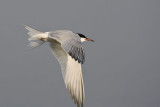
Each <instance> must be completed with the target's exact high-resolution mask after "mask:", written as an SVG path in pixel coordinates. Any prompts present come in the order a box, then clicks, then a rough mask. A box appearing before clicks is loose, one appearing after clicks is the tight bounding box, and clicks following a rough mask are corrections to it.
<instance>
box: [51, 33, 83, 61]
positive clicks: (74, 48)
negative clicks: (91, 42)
mask: <svg viewBox="0 0 160 107" xmlns="http://www.w3.org/2000/svg"><path fill="white" fill-rule="evenodd" d="M49 37H50V38H52V39H55V40H57V41H58V42H59V43H60V44H61V46H62V48H63V49H64V50H65V51H66V52H67V53H68V54H69V55H70V56H71V57H72V58H74V59H75V61H78V62H79V63H82V64H83V63H84V61H85V53H84V50H83V47H82V43H81V41H80V37H79V36H78V35H77V34H74V33H73V32H71V31H67V30H66V31H65V30H62V31H61V30H60V31H54V32H51V33H50V34H49Z"/></svg>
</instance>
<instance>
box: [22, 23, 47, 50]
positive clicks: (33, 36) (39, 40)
mask: <svg viewBox="0 0 160 107" xmlns="http://www.w3.org/2000/svg"><path fill="white" fill-rule="evenodd" d="M25 28H26V29H27V30H28V31H29V32H28V35H29V36H30V37H29V38H28V40H29V41H30V43H29V46H30V47H31V48H36V47H38V46H40V45H42V44H43V43H44V42H46V41H44V39H46V38H47V37H48V34H46V33H45V32H40V31H38V30H35V29H33V28H31V27H29V26H26V25H25Z"/></svg>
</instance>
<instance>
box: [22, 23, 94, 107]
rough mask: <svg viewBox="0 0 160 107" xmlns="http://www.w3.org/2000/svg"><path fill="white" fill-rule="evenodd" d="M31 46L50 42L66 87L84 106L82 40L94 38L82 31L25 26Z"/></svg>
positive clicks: (82, 106)
mask: <svg viewBox="0 0 160 107" xmlns="http://www.w3.org/2000/svg"><path fill="white" fill-rule="evenodd" d="M25 28H26V29H27V30H28V35H29V36H30V37H29V39H28V40H29V41H30V44H29V46H30V47H31V48H36V47H38V46H40V45H41V44H43V43H45V42H49V44H50V47H51V50H52V53H53V55H54V56H55V57H56V59H57V60H58V62H59V64H60V66H61V72H62V75H63V79H64V82H65V85H66V88H67V89H68V91H69V92H70V94H71V97H72V99H73V100H74V102H75V104H77V107H80V106H81V107H84V100H85V91H84V83H83V76H82V68H81V64H83V63H84V61H85V53H84V49H83V47H82V42H84V41H92V42H94V40H92V39H90V38H87V37H86V36H85V35H83V34H81V33H74V32H72V31H69V30H56V31H50V32H40V31H38V30H35V29H33V28H31V27H29V26H25Z"/></svg>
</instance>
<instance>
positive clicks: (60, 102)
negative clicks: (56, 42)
mask: <svg viewBox="0 0 160 107" xmlns="http://www.w3.org/2000/svg"><path fill="white" fill-rule="evenodd" d="M23 24H26V25H28V26H31V27H33V28H36V29H38V30H40V31H52V30H58V29H61V30H63V29H68V30H72V31H74V32H78V33H83V34H85V35H86V36H87V37H89V38H91V39H93V40H95V43H90V42H86V43H84V44H83V47H84V49H85V54H86V61H85V63H84V64H83V66H82V68H83V78H84V83H85V92H86V102H85V107H160V0H1V1H0V107H76V105H74V103H73V100H72V99H71V97H70V94H69V92H68V91H67V89H66V88H65V84H64V82H63V78H62V75H61V71H60V66H59V64H58V62H57V61H56V59H55V58H54V56H53V55H52V53H51V50H50V48H49V46H48V44H47V43H46V44H44V45H43V46H41V47H38V48H36V49H34V50H29V48H28V47H27V45H28V40H27V39H28V35H27V30H25V28H24V26H23Z"/></svg>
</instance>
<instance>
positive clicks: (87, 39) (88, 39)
mask: <svg viewBox="0 0 160 107" xmlns="http://www.w3.org/2000/svg"><path fill="white" fill-rule="evenodd" d="M86 41H91V42H94V40H92V39H90V38H86Z"/></svg>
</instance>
